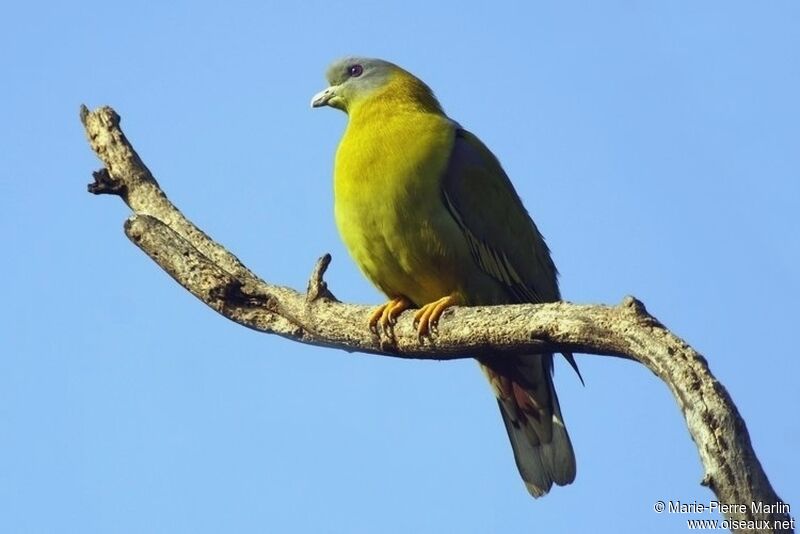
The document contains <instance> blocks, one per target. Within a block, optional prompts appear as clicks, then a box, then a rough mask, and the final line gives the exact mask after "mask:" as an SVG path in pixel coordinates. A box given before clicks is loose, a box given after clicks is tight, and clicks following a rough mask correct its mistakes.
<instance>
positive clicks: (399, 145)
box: [334, 91, 468, 305]
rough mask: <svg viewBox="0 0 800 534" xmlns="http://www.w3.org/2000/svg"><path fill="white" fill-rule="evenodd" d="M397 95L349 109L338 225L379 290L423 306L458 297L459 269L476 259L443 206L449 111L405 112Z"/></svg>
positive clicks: (338, 179)
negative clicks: (470, 257) (446, 113)
mask: <svg viewBox="0 0 800 534" xmlns="http://www.w3.org/2000/svg"><path fill="white" fill-rule="evenodd" d="M397 94H398V93H397V91H395V92H394V93H393V96H394V97H395V98H381V95H380V94H378V95H375V96H374V97H372V98H371V99H369V101H367V102H364V103H361V104H360V105H359V106H358V107H357V108H355V109H351V110H349V116H350V118H349V122H348V126H347V130H346V132H345V134H344V137H343V138H342V141H341V143H340V145H339V148H338V150H337V153H336V166H335V178H334V180H335V184H334V193H335V211H336V223H337V225H338V228H339V232H340V233H341V235H342V238H343V240H344V242H345V244H346V246H347V248H348V249H349V251H350V253H351V255H352V256H353V258H354V259H355V261H356V263H357V264H358V265H359V267H360V268H361V270H362V271H363V272H364V274H365V275H366V276H367V277H368V278H369V279H370V280H371V281H372V282H373V283H374V284H375V285H377V286H378V287H379V288H380V289H381V290H382V291H383V292H384V293H386V294H387V295H388V296H390V297H395V296H400V295H404V296H406V297H408V298H410V299H411V300H412V301H414V302H415V303H416V304H417V305H421V304H424V303H427V302H430V301H432V300H434V299H437V298H439V297H442V296H444V295H448V294H451V293H453V292H455V291H458V290H459V289H460V288H459V276H457V274H456V273H455V272H454V267H453V265H454V264H456V265H457V262H459V261H464V259H465V258H468V251H467V249H466V248H465V245H464V244H463V243H460V242H459V240H460V241H463V237H461V236H460V235H458V229H457V227H456V226H455V224H454V222H453V221H452V218H451V217H450V216H449V214H448V213H447V211H446V209H443V206H442V194H441V176H442V173H443V172H444V170H445V168H446V166H447V164H448V161H449V156H450V152H451V149H452V146H453V140H454V135H455V125H454V124H453V123H452V122H451V121H450V120H449V119H447V117H446V116H444V115H443V114H442V113H441V112H431V111H426V110H421V109H416V108H414V107H404V106H403V103H402V101H398V100H397V98H396V97H397Z"/></svg>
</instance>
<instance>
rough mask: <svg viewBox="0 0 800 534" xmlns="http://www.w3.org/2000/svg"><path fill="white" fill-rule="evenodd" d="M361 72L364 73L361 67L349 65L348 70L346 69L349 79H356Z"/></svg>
mask: <svg viewBox="0 0 800 534" xmlns="http://www.w3.org/2000/svg"><path fill="white" fill-rule="evenodd" d="M362 72H364V67H362V66H361V65H350V68H348V69H347V73H348V74H349V75H350V77H351V78H358V77H359V76H361V73H362Z"/></svg>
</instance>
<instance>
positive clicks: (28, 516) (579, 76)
mask: <svg viewBox="0 0 800 534" xmlns="http://www.w3.org/2000/svg"><path fill="white" fill-rule="evenodd" d="M300 4H301V3H290V2H282V3H266V2H265V3H253V4H244V3H230V2H229V3H225V4H222V3H220V4H219V5H217V4H214V3H203V2H191V3H189V2H185V3H181V2H173V3H169V4H168V5H167V4H166V3H164V5H158V6H156V5H149V4H142V5H135V3H130V2H128V3H109V2H102V3H100V2H82V3H81V5H80V6H78V5H67V4H66V3H64V4H61V3H55V2H53V3H46V2H45V3H35V2H34V3H25V4H24V7H23V4H22V3H17V4H15V5H9V6H7V7H6V8H5V9H4V12H5V13H4V16H3V17H2V20H0V50H2V52H0V66H1V67H2V72H3V82H2V83H1V84H0V96H2V101H3V103H4V106H3V112H2V114H3V120H2V122H0V144H1V146H3V147H4V150H2V151H0V208H1V209H0V228H1V229H2V235H3V244H4V250H5V253H4V255H3V256H4V259H3V261H2V262H0V274H2V278H3V280H4V281H5V291H6V298H5V303H4V306H2V308H0V347H1V348H0V352H1V353H2V354H1V355H0V450H2V454H0V530H2V531H3V532H13V533H16V532H26V533H27V532H31V533H34V532H81V533H92V532H121V533H124V532H136V533H139V532H170V533H173V532H193V533H194V532H343V533H344V532H347V533H351V532H352V533H358V532H365V533H367V532H410V531H413V532H443V531H444V532H465V533H466V532H475V533H484V532H531V531H534V530H538V531H546V532H579V531H586V530H588V529H592V530H595V531H601V532H603V531H607V532H640V531H642V529H644V528H646V529H648V532H653V533H655V532H676V531H681V530H682V529H684V528H685V526H684V521H685V519H687V517H685V516H678V515H674V514H673V515H669V514H663V515H657V514H655V513H654V512H653V504H654V503H655V502H656V501H657V500H681V501H684V502H694V501H698V502H708V501H710V500H711V499H712V498H713V495H712V494H711V493H710V492H709V491H708V490H707V489H705V488H702V487H700V486H699V481H700V479H701V477H702V474H703V473H702V468H701V465H700V462H699V457H698V455H697V452H696V449H695V446H694V443H693V442H692V441H691V438H690V437H689V435H688V433H687V431H686V428H685V425H684V422H683V419H682V417H681V415H680V412H679V410H678V408H677V405H676V403H675V401H674V400H673V399H672V397H671V396H670V394H669V392H668V390H667V388H666V387H665V386H664V385H663V384H661V383H660V382H659V381H658V379H657V378H655V377H654V376H653V375H652V373H650V372H648V371H647V370H646V369H644V368H643V367H641V366H639V365H636V364H634V363H631V362H625V361H621V360H616V359H612V358H605V357H593V356H578V363H579V365H580V366H581V367H582V370H583V375H584V377H585V379H586V387H582V386H581V385H580V383H579V381H578V380H577V378H576V377H575V376H574V375H573V374H572V373H571V372H570V371H569V369H568V367H567V366H566V365H564V362H563V361H561V362H559V363H558V364H557V366H556V384H557V387H558V391H559V396H560V399H561V405H562V408H563V412H564V417H565V419H566V422H567V426H568V428H569V430H570V434H571V437H572V440H573V443H574V446H575V449H576V453H577V458H578V477H577V480H576V481H575V483H574V484H573V485H571V486H569V487H566V488H556V489H554V490H553V491H552V493H551V494H550V495H548V496H547V497H546V498H544V499H540V500H538V501H534V500H532V499H531V498H530V497H529V496H528V495H527V493H526V491H525V489H524V487H523V485H522V483H521V482H520V480H519V478H518V475H517V472H516V469H515V467H514V464H513V459H512V456H511V451H510V448H509V446H508V443H507V438H506V435H505V431H504V429H503V427H502V422H501V419H500V416H499V414H498V413H497V408H496V405H495V403H494V401H493V400H492V397H491V394H490V391H489V388H488V385H487V384H486V383H485V381H484V378H483V377H482V376H481V374H480V373H479V371H478V369H477V366H476V365H475V364H474V363H473V362H471V361H469V360H465V361H458V362H447V363H432V362H414V361H401V360H395V359H391V358H378V357H374V356H364V355H358V354H355V355H350V354H346V353H344V352H336V351H331V350H326V349H320V348H313V347H307V346H301V345H298V344H295V343H291V342H289V341H286V340H283V339H279V338H276V337H270V336H265V335H261V334H257V333H255V332H252V331H249V330H246V329H244V328H241V327H239V326H237V325H234V324H233V323H230V322H228V321H226V320H225V319H223V318H221V317H220V316H218V315H216V314H215V313H213V312H212V311H211V310H210V309H208V308H206V307H204V306H203V305H201V304H200V303H199V302H198V301H196V300H195V299H194V298H192V297H191V296H190V295H189V294H188V293H187V292H185V291H184V290H183V289H182V288H180V287H179V286H177V285H176V284H175V283H173V282H172V281H171V279H169V277H168V276H167V275H165V274H164V273H163V272H161V271H160V270H159V269H158V268H157V267H156V266H155V265H154V264H153V263H152V262H150V260H149V259H147V258H146V257H145V256H144V255H143V254H142V253H141V252H139V251H138V249H136V248H135V247H133V246H132V245H131V244H130V243H129V242H128V241H127V240H126V239H125V237H124V236H123V234H122V231H121V226H122V222H123V220H124V219H125V217H126V216H127V214H128V211H127V208H126V207H125V206H124V205H123V204H122V203H121V202H120V201H119V200H118V199H115V198H109V197H100V198H98V197H92V196H91V195H89V194H87V193H86V191H85V184H86V183H87V182H88V181H89V179H90V174H91V171H93V170H95V169H96V168H98V167H99V163H98V161H97V160H96V158H95V157H94V155H93V154H92V153H91V151H90V150H89V148H88V146H87V143H86V141H85V139H84V135H83V132H82V129H81V126H80V123H79V121H78V107H79V105H80V104H81V103H85V104H87V105H89V106H90V107H95V106H98V105H102V104H109V105H112V106H113V107H115V108H116V110H117V111H118V112H119V113H120V114H121V115H122V118H123V127H124V129H125V131H126V133H127V134H128V136H129V137H130V139H131V140H132V142H133V143H134V145H135V146H136V148H137V149H138V150H139V153H140V155H141V156H142V157H143V158H144V160H145V162H146V163H147V164H148V165H149V167H150V168H151V170H152V171H153V172H154V174H155V175H156V177H157V178H158V179H159V181H160V182H161V184H162V186H163V187H164V189H165V190H166V191H167V193H168V194H169V195H170V197H171V198H172V199H173V201H175V202H176V203H177V204H178V205H179V206H180V207H181V208H182V209H183V210H184V212H185V213H186V214H187V215H188V216H189V217H190V218H192V219H193V220H194V221H195V222H196V223H197V224H198V225H200V226H201V227H202V228H203V229H205V230H206V231H207V232H209V233H210V234H211V235H212V236H214V237H215V238H216V239H218V240H219V241H221V242H222V243H224V244H225V245H226V246H228V247H229V249H230V250H232V251H233V252H234V253H235V254H237V255H238V256H239V257H240V258H241V259H242V260H244V261H245V262H246V263H247V264H248V266H249V267H251V268H252V269H254V270H255V271H256V272H258V273H259V274H261V275H262V276H263V277H265V278H267V279H269V280H271V281H273V282H276V283H280V284H284V285H289V286H293V287H296V288H303V287H305V282H306V278H307V274H308V272H309V271H310V269H311V267H312V265H313V263H314V260H315V259H316V258H317V257H318V256H320V255H321V254H323V253H324V252H331V253H332V254H333V257H334V261H333V265H332V267H331V270H330V272H329V275H328V280H329V283H330V284H331V287H332V289H333V290H334V292H335V293H336V294H337V296H339V297H340V298H342V299H345V300H347V301H352V302H359V303H370V304H377V303H378V302H380V301H381V296H380V295H379V294H378V292H377V291H376V290H375V289H373V288H372V287H371V286H370V285H369V283H368V282H367V281H366V280H365V279H364V278H363V277H362V276H361V275H360V274H359V272H358V271H357V269H356V268H355V266H354V264H353V263H352V262H351V260H350V259H349V257H348V256H347V253H346V251H345V250H344V248H343V245H342V243H341V242H340V240H339V238H338V236H337V233H336V229H335V226H334V222H333V214H332V191H331V189H332V188H331V176H332V161H333V153H334V150H335V147H336V144H337V142H338V139H339V136H340V135H341V132H342V130H343V128H344V125H345V116H344V115H342V114H341V113H338V112H336V111H334V110H329V109H324V110H314V111H312V110H311V109H309V107H308V102H309V99H310V97H311V95H312V94H314V93H315V92H316V91H318V90H320V89H322V88H323V87H324V85H325V81H324V78H323V73H324V70H325V67H326V66H327V64H328V63H329V62H330V61H331V60H333V59H334V58H336V57H339V56H342V55H346V54H353V53H355V54H364V55H371V56H376V57H382V58H385V59H389V60H392V61H394V62H397V63H399V64H401V65H403V66H404V67H406V68H407V69H409V70H411V71H412V72H414V73H416V74H418V75H419V76H420V77H421V78H422V79H424V80H425V81H426V82H427V83H428V84H429V85H430V86H431V87H433V88H434V90H435V91H436V93H437V95H438V96H439V98H440V100H441V101H442V103H443V105H444V107H445V109H446V110H447V112H448V113H449V114H450V115H451V116H452V117H453V118H455V119H456V120H458V121H459V122H461V123H462V124H463V125H464V126H465V127H467V128H468V129H470V130H471V131H473V132H475V133H476V134H477V135H479V136H480V137H481V138H482V139H483V140H484V141H485V142H486V143H487V144H488V145H489V146H490V147H491V148H492V149H493V150H494V152H495V153H496V154H497V155H498V157H499V158H500V160H501V161H502V162H503V164H504V166H505V168H506V170H507V171H508V173H509V175H510V176H511V178H512V180H513V181H514V183H515V184H516V187H517V189H518V191H519V193H520V195H521V197H522V198H523V200H524V202H525V203H526V205H527V207H528V209H529V211H530V212H531V214H532V215H533V217H534V219H535V220H536V221H537V224H538V225H539V227H540V229H541V230H542V232H543V233H544V234H545V236H546V237H547V239H548V243H549V245H550V247H551V248H552V250H553V254H554V258H555V261H556V263H557V265H558V266H559V269H560V271H561V273H562V277H561V283H562V293H563V294H564V296H565V298H566V299H568V300H570V301H574V302H586V303H588V302H602V303H612V304H613V303H617V302H619V301H621V300H622V298H623V297H624V296H625V295H627V294H633V295H636V296H637V297H639V298H640V299H642V300H643V301H644V302H645V303H646V305H647V306H648V309H649V310H650V311H651V312H652V313H653V314H654V315H656V316H657V317H658V318H659V319H661V320H662V321H663V322H664V323H665V324H666V325H668V326H669V327H670V328H672V329H673V330H674V331H675V332H676V333H678V334H679V335H681V336H682V337H683V338H684V339H686V340H687V341H688V342H689V343H691V344H692V345H693V346H695V347H696V348H697V349H698V350H700V351H701V352H702V353H703V354H704V355H705V356H706V357H707V358H708V361H709V365H710V367H711V369H712V371H713V372H714V373H715V375H716V376H717V377H718V379H719V380H720V381H721V382H722V383H723V384H724V385H725V386H726V387H727V388H728V390H729V392H730V394H731V395H732V397H733V399H734V401H735V402H736V404H737V406H738V407H739V410H740V411H741V413H742V415H743V416H744V417H745V419H746V421H747V425H748V428H749V430H750V434H751V438H752V441H753V445H754V447H755V450H756V452H757V454H758V455H759V458H760V460H761V462H762V464H763V466H764V468H765V469H766V471H767V473H768V475H769V477H770V479H771V481H772V483H773V485H774V486H775V488H776V490H777V492H778V494H779V495H781V496H782V497H783V498H784V499H785V500H786V501H788V502H789V503H791V504H798V503H800V499H799V498H798V497H800V484H798V475H799V474H800V460H798V456H797V454H796V451H797V448H798V445H800V418H798V414H797V410H798V406H800V392H799V391H800V390H798V388H797V377H798V371H800V368H799V366H798V356H800V354H799V353H798V349H797V347H796V346H795V339H794V338H795V337H796V332H797V325H796V320H797V302H798V298H799V297H800V281H799V280H798V269H797V265H798V260H800V244H799V243H800V240H798V237H797V236H798V233H800V225H799V224H798V217H797V212H798V201H799V200H800V146H799V144H800V99H798V95H799V94H800V31H798V28H799V27H800V5H798V4H797V3H796V2H789V1H783V2H781V1H775V2H768V3H759V4H758V5H756V4H753V3H751V2H734V1H725V2H722V1H717V2H713V1H711V2H690V1H676V2H661V3H653V2H634V1H624V2H623V1H619V2H602V3H601V2H583V3H577V2H548V3H544V2H525V3H523V2H520V3H518V4H499V5H491V6H490V5H489V3H485V4H486V5H480V6H478V5H475V6H473V5H470V4H469V3H465V2H453V3H447V2H442V3H435V4H434V3H429V2H422V1H417V0H407V1H404V2H397V3H388V2H382V3H377V2H344V1H342V2H337V1H334V0H327V1H325V2H320V1H313V2H305V3H302V5H300ZM432 4H433V5H432ZM474 4H478V3H477V2H475V3H474ZM481 4H484V3H481ZM793 512H794V515H796V513H797V512H796V510H793ZM693 517H699V518H704V516H702V515H699V516H693Z"/></svg>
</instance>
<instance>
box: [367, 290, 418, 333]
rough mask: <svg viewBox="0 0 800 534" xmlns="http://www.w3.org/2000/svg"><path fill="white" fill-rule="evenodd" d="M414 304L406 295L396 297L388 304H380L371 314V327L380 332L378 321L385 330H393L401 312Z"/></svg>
mask: <svg viewBox="0 0 800 534" xmlns="http://www.w3.org/2000/svg"><path fill="white" fill-rule="evenodd" d="M413 306H414V304H413V303H412V302H411V301H410V300H408V299H407V298H405V297H395V298H393V299H392V300H390V301H389V302H387V303H386V304H382V305H381V306H378V307H377V308H376V309H375V311H374V312H372V315H370V316H369V329H370V330H372V331H373V332H375V333H376V334H377V333H378V323H380V325H381V329H382V330H383V331H384V332H387V333H388V332H391V330H392V327H393V326H394V325H395V323H397V318H398V317H399V316H400V314H401V313H403V312H404V311H406V310H407V309H409V308H412V307H413Z"/></svg>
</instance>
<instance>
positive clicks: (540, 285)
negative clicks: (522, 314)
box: [311, 56, 583, 497]
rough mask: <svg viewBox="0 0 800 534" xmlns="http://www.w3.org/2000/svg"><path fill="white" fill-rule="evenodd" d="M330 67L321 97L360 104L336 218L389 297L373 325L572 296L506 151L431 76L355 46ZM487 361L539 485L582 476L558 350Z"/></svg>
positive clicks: (354, 110) (428, 328)
mask: <svg viewBox="0 0 800 534" xmlns="http://www.w3.org/2000/svg"><path fill="white" fill-rule="evenodd" d="M326 78H327V81H328V84H329V85H328V87H327V88H326V89H324V90H322V91H320V92H319V93H317V94H315V95H314V96H313V98H312V100H311V106H312V107H314V108H319V107H324V106H328V107H331V108H335V109H338V110H341V111H344V112H345V113H346V114H347V116H348V118H347V126H346V128H345V132H344V134H343V136H342V138H341V141H340V143H339V145H338V148H337V150H336V156H335V163H334V213H335V219H336V225H337V227H338V230H339V233H340V235H341V237H342V240H343V241H344V243H345V246H346V248H347V249H348V252H349V253H350V255H351V256H352V258H353V259H354V261H355V263H356V264H357V265H358V267H359V268H360V270H361V271H362V272H363V274H364V275H365V276H366V277H367V278H368V279H369V280H370V281H371V282H372V283H373V284H374V285H375V286H377V288H378V289H380V290H381V291H382V292H383V293H384V294H385V295H386V296H387V297H388V301H387V302H386V303H385V304H383V305H381V306H379V307H378V308H376V309H375V311H374V313H372V314H371V316H370V318H369V325H365V326H368V327H369V328H370V329H372V330H373V331H375V332H376V333H380V332H381V331H382V332H386V333H387V334H391V332H392V327H393V326H394V325H395V324H396V321H397V319H398V317H399V316H400V314H401V313H402V312H404V311H406V310H408V309H412V308H415V309H417V311H416V312H415V314H414V325H415V326H416V328H417V331H418V333H419V335H420V336H430V335H433V334H435V333H436V331H437V329H438V323H439V320H440V318H441V316H442V314H443V313H444V311H445V310H447V309H448V308H450V307H452V306H477V305H499V304H513V303H540V302H553V301H557V300H560V293H559V289H558V282H557V275H558V273H557V271H556V267H555V265H554V263H553V260H552V258H551V255H550V250H549V249H548V247H547V245H546V244H545V241H544V238H543V237H542V235H541V233H540V232H539V230H538V229H537V227H536V225H535V224H534V222H533V220H532V219H531V217H530V216H529V214H528V212H527V210H526V209H525V207H524V206H523V204H522V201H521V200H520V197H519V195H518V194H517V192H516V190H515V189H514V187H513V185H512V183H511V181H510V179H509V177H508V176H507V174H506V172H505V171H504V170H503V167H502V166H501V164H500V162H499V160H498V159H497V157H496V156H495V155H494V154H493V153H492V152H491V151H490V150H489V148H487V147H486V145H484V144H483V142H481V141H480V139H478V137H477V136H475V135H474V134H472V133H471V132H469V131H468V130H466V129H465V128H463V127H462V126H461V125H460V124H459V123H458V122H456V121H454V120H453V119H451V118H449V117H448V116H447V115H446V114H445V112H444V110H443V108H442V106H441V105H440V104H439V101H438V99H437V98H436V96H435V95H434V93H433V91H432V90H431V89H430V88H429V87H428V86H427V85H426V84H425V83H424V82H423V81H422V80H420V79H419V78H417V77H416V76H414V75H413V74H411V73H410V72H408V71H406V70H405V69H403V68H402V67H399V66H398V65H395V64H393V63H391V62H388V61H385V60H381V59H373V58H366V57H357V56H350V57H344V58H342V59H339V60H336V61H334V62H333V63H332V64H331V65H330V66H329V67H328V69H327V71H326ZM564 355H565V357H566V358H567V360H568V362H569V363H570V365H572V367H573V368H574V369H575V371H576V372H578V376H580V372H579V371H578V368H577V366H576V365H575V360H574V358H573V356H572V355H571V354H569V353H565V354H564ZM477 360H478V363H479V365H480V368H481V370H482V371H483V372H484V374H485V375H486V378H487V379H488V381H489V383H490V385H491V388H492V390H493V392H494V395H495V397H496V398H497V404H498V406H499V408H500V413H501V415H502V419H503V423H504V424H505V428H506V431H507V432H508V436H509V440H510V442H511V448H512V450H513V454H514V459H515V462H516V465H517V468H518V470H519V473H520V475H521V477H522V479H523V482H524V483H525V486H526V488H527V490H528V492H529V493H530V494H531V495H532V496H533V497H541V496H542V495H545V494H546V493H547V492H548V491H550V489H551V487H552V485H553V484H557V485H560V486H564V485H567V484H570V483H572V482H573V481H574V479H575V471H576V469H575V453H574V451H573V448H572V443H571V441H570V438H569V435H568V433H567V429H566V427H565V425H564V420H563V417H562V415H561V409H560V407H559V403H558V397H557V395H556V390H555V388H554V385H553V379H552V374H553V355H552V354H523V355H513V356H509V355H505V354H504V355H498V356H497V357H485V356H482V357H480V358H477ZM582 380H583V379H582V378H581V381H582Z"/></svg>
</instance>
